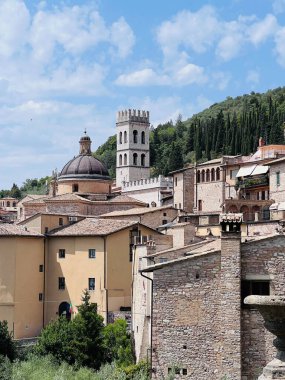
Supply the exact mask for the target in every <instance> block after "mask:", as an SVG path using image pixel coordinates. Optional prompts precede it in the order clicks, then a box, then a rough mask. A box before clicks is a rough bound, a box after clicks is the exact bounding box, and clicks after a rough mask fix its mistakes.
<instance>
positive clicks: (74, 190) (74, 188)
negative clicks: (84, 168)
mask: <svg viewBox="0 0 285 380" xmlns="http://www.w3.org/2000/svg"><path fill="white" fill-rule="evenodd" d="M77 191H78V184H77V183H74V184H73V185H72V192H73V193H77Z"/></svg>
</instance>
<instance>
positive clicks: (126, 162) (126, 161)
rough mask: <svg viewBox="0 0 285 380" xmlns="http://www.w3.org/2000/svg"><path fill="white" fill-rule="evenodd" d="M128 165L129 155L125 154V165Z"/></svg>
mask: <svg viewBox="0 0 285 380" xmlns="http://www.w3.org/2000/svg"><path fill="white" fill-rule="evenodd" d="M127 164H128V159H127V153H125V154H124V165H127Z"/></svg>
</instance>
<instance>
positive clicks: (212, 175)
mask: <svg viewBox="0 0 285 380" xmlns="http://www.w3.org/2000/svg"><path fill="white" fill-rule="evenodd" d="M215 180H216V173H215V169H214V168H212V169H211V181H215Z"/></svg>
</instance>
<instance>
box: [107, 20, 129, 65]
mask: <svg viewBox="0 0 285 380" xmlns="http://www.w3.org/2000/svg"><path fill="white" fill-rule="evenodd" d="M110 33H111V36H110V41H111V42H112V43H113V44H114V45H115V46H116V47H117V49H118V55H119V56H120V57H122V58H125V57H126V56H127V55H129V53H130V52H131V51H132V48H133V46H134V43H135V35H134V33H133V31H132V29H131V28H130V26H129V25H128V24H127V23H126V21H125V19H124V18H123V17H121V18H120V19H119V20H118V21H116V22H114V23H113V24H112V27H111V31H110Z"/></svg>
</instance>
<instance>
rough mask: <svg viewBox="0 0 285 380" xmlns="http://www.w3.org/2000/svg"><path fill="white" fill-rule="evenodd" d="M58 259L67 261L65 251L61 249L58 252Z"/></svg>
mask: <svg viewBox="0 0 285 380" xmlns="http://www.w3.org/2000/svg"><path fill="white" fill-rule="evenodd" d="M58 258H59V259H65V249H59V250H58Z"/></svg>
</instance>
